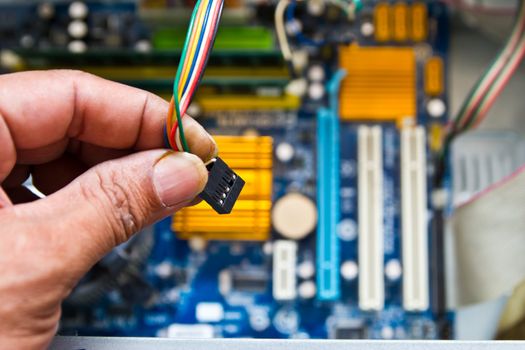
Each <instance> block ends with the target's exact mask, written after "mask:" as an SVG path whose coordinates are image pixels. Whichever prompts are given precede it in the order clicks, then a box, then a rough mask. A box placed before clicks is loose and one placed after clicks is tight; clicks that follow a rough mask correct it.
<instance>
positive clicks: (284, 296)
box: [272, 240, 297, 300]
mask: <svg viewBox="0 0 525 350" xmlns="http://www.w3.org/2000/svg"><path fill="white" fill-rule="evenodd" d="M296 261H297V243H296V242H294V241H285V240H278V241H275V242H274V244H273V278H272V282H273V297H274V299H275V300H292V299H295V297H296V295H297V289H296V273H295V270H296Z"/></svg>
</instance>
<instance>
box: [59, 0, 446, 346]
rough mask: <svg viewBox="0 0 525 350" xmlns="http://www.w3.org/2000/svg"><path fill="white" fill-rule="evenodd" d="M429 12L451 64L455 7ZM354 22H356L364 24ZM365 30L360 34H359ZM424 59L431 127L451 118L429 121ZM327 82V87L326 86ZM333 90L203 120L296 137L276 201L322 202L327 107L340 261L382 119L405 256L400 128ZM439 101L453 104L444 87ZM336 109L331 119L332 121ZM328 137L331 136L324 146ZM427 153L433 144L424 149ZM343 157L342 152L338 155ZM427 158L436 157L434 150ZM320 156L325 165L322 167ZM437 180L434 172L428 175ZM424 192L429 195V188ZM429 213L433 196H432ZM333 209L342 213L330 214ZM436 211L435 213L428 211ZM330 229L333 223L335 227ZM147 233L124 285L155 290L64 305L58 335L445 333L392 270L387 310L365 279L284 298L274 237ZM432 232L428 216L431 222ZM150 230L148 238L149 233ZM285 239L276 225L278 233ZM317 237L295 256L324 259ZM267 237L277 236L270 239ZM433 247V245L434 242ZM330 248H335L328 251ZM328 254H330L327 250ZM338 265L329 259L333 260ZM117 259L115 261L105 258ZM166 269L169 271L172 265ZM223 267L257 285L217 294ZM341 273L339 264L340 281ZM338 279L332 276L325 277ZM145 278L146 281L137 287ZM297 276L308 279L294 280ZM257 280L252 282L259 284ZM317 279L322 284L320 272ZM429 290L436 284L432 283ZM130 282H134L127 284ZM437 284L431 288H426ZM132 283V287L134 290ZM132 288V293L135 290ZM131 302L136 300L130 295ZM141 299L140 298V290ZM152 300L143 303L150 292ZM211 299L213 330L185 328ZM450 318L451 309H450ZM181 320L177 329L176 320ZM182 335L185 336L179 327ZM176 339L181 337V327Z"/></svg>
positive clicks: (387, 205)
mask: <svg viewBox="0 0 525 350" xmlns="http://www.w3.org/2000/svg"><path fill="white" fill-rule="evenodd" d="M374 6H375V2H368V3H365V10H364V11H365V12H366V10H367V9H368V10H370V11H371V9H373V7H374ZM428 10H429V18H431V19H432V21H434V23H435V24H436V25H437V27H438V30H437V31H434V32H433V33H434V34H435V35H434V36H433V37H431V38H429V40H428V42H427V43H426V44H428V45H429V47H430V49H431V50H432V53H433V55H435V56H439V57H441V58H442V59H443V60H444V61H445V64H446V58H447V56H446V55H447V43H448V15H447V12H446V8H445V7H444V5H441V4H439V3H438V2H428ZM355 25H356V28H357V27H358V26H359V25H360V22H359V21H358V22H357V23H356V24H355ZM356 32H357V30H356ZM358 40H359V42H360V43H361V44H362V45H364V46H366V45H376V44H375V43H374V42H373V41H371V40H370V39H369V38H365V37H358ZM324 69H325V71H326V74H327V76H328V77H329V79H328V81H331V79H332V78H334V77H336V76H337V74H339V73H338V72H339V70H338V67H337V62H335V61H327V62H326V63H325V66H324ZM423 69H424V68H423V66H422V63H421V62H419V63H418V66H417V71H418V72H417V74H416V76H417V77H418V80H417V91H418V94H417V111H418V112H417V118H416V120H417V124H418V125H422V126H424V127H425V128H426V127H428V126H429V125H430V123H431V122H432V123H441V124H444V123H445V122H446V119H447V117H446V114H445V115H443V116H442V117H441V118H435V117H431V116H429V115H428V114H427V110H426V108H425V106H426V103H427V99H428V97H427V96H426V95H425V94H424V93H423V81H422V76H423ZM328 84H329V83H327V91H330V87H329V86H328ZM330 97H332V98H335V99H337V97H338V95H337V90H335V91H334V92H332V93H329V94H328V95H327V98H326V99H324V100H322V101H310V100H308V99H307V98H305V99H304V101H303V103H302V107H301V108H300V109H299V110H297V111H272V112H233V111H231V112H227V111H225V112H221V113H216V114H213V115H207V116H206V117H205V118H203V119H201V121H202V123H203V124H204V125H205V126H206V127H207V129H208V130H209V131H210V132H211V133H214V134H222V135H224V134H228V135H238V134H241V133H242V132H244V131H245V130H246V129H255V130H257V132H258V134H259V135H267V136H271V137H272V138H273V142H274V145H277V144H279V143H281V142H287V143H289V144H291V145H292V146H293V148H294V150H295V159H296V160H295V161H294V162H293V163H291V164H283V163H280V162H279V161H278V160H274V168H273V198H272V201H273V202H275V201H277V200H278V199H279V198H281V197H282V196H284V195H285V194H287V193H290V192H294V191H299V192H301V193H302V194H304V195H306V196H308V197H310V198H312V199H316V198H317V200H318V201H319V200H320V199H319V196H320V195H325V194H326V193H325V190H324V188H321V193H320V192H319V191H320V183H319V179H318V173H319V171H318V169H319V168H318V166H319V159H320V158H319V154H318V151H319V147H320V144H321V141H320V136H321V137H324V136H322V134H320V133H323V132H324V131H322V130H324V129H320V127H321V121H320V120H321V119H319V118H323V117H322V116H321V114H320V113H321V112H319V110H320V108H322V109H323V110H324V111H325V113H326V115H325V117H326V118H327V119H326V123H327V128H328V129H327V130H330V131H329V132H330V134H329V136H330V137H328V136H326V135H325V136H326V137H327V140H328V143H330V142H334V143H333V145H332V146H333V147H334V148H332V151H334V150H336V151H337V152H336V153H333V152H331V153H330V156H332V157H331V158H330V157H329V159H327V160H323V162H325V161H326V162H327V163H326V164H332V165H333V164H336V165H335V169H336V171H337V174H336V176H335V177H334V176H330V175H327V176H328V178H329V179H330V180H333V179H334V178H337V181H338V183H337V184H336V185H335V186H337V188H336V191H334V188H333V187H332V188H330V186H332V185H333V184H332V185H330V184H327V186H328V187H327V191H331V192H330V196H332V197H334V196H335V198H336V201H337V203H338V207H339V209H338V211H337V213H335V214H336V215H335V216H336V219H330V218H327V220H328V221H330V220H336V221H337V222H336V224H337V227H336V229H338V228H340V227H341V226H344V227H345V231H344V232H343V233H341V232H339V234H338V235H337V236H334V237H335V238H333V239H335V242H332V244H336V246H337V252H336V254H337V257H336V259H335V260H334V261H335V264H336V265H337V266H338V265H339V264H340V263H341V262H343V261H353V262H357V261H358V239H357V226H358V198H357V194H358V193H357V188H358V146H357V145H358V128H359V127H360V126H361V125H379V126H380V127H381V130H382V136H381V140H382V142H381V143H382V150H381V153H382V159H383V165H382V166H383V168H382V173H383V179H384V180H383V193H384V202H383V211H384V222H383V224H384V242H383V243H384V262H385V265H386V264H388V263H389V262H391V261H394V262H398V263H399V262H401V261H402V251H401V238H400V237H401V236H400V230H401V214H400V207H401V203H400V200H401V199H400V198H401V189H400V186H401V185H400V181H401V179H400V171H401V168H400V164H401V160H400V142H401V141H400V132H399V128H398V126H396V125H395V123H393V122H380V123H367V122H366V121H365V122H363V123H355V122H344V121H339V118H338V116H337V108H335V107H334V106H332V105H331V104H332V102H333V101H331V100H330ZM441 98H442V99H443V101H444V102H445V103H447V100H446V93H444V94H443V95H442V96H441ZM331 117H336V118H337V121H335V119H330V118H331ZM324 143H325V142H324V141H323V144H324ZM427 152H428V150H427ZM334 154H335V158H334V157H333V155H334ZM427 156H428V158H429V159H430V158H431V157H432V155H431V154H430V152H429V153H428V154H427ZM323 164H324V163H323ZM426 176H427V178H428V183H429V184H430V183H431V179H432V169H431V166H429V169H428V170H427V174H426ZM427 191H428V197H429V198H430V194H431V191H432V188H431V186H429V188H428V189H427ZM427 209H428V211H429V213H432V208H431V206H430V203H427ZM327 213H328V214H327V215H331V214H334V213H333V212H330V210H328V211H327ZM431 218H432V214H431V215H430V219H431ZM332 229H333V228H332ZM152 230H153V232H150V231H148V232H144V233H141V236H143V237H142V238H140V237H141V236H139V238H138V239H144V240H147V241H148V242H149V243H148V244H144V246H148V245H151V246H150V247H149V248H148V249H146V252H145V254H146V256H147V258H146V259H145V262H144V263H142V264H140V265H138V266H139V267H138V270H137V271H135V272H134V273H135V276H134V277H129V276H128V278H129V279H130V280H131V282H129V283H127V284H126V283H124V285H126V286H129V290H128V292H129V293H135V294H137V293H138V294H140V293H141V292H144V293H145V294H147V296H146V297H144V298H143V300H142V301H141V302H130V297H129V296H128V295H127V293H126V292H124V291H123V289H122V288H120V289H119V288H108V289H107V290H106V291H105V292H106V295H105V296H104V297H102V298H101V299H99V300H98V301H97V302H96V304H94V305H93V304H89V305H79V304H78V303H76V304H75V303H66V304H65V305H64V315H63V319H62V330H61V332H62V334H72V333H73V334H79V335H118V336H173V334H181V333H182V334H187V333H184V332H189V333H190V334H192V335H194V336H197V337H201V336H202V337H207V336H214V337H239V338H246V337H248V338H251V337H253V338H371V339H439V338H442V337H443V334H442V333H441V326H440V322H442V320H441V321H440V320H438V319H437V315H436V314H435V312H434V311H433V310H431V308H428V309H427V310H424V311H418V312H409V311H406V310H405V309H404V308H403V304H402V278H397V279H394V280H390V279H386V278H385V287H384V308H383V309H382V310H379V311H363V310H362V309H361V308H360V307H359V305H358V299H359V292H358V284H359V278H356V279H353V280H343V279H338V281H337V284H336V285H334V286H333V288H335V289H336V290H337V294H334V296H333V297H328V299H330V300H323V298H311V299H301V298H297V299H295V300H291V301H276V300H275V299H274V297H273V295H272V254H271V249H269V243H268V242H231V241H227V242H221V241H210V242H208V244H207V247H206V249H205V250H202V251H196V250H193V249H191V248H190V246H189V243H188V241H186V240H180V239H178V238H177V236H176V234H174V232H173V231H172V229H171V218H170V219H166V220H164V221H162V222H160V223H158V224H157V225H155V227H154V228H153V229H152ZM429 231H430V223H429ZM145 236H148V237H149V238H144V237H145ZM271 237H272V240H275V239H278V238H279V234H278V233H277V232H272V233H271ZM319 237H320V236H319V233H318V234H317V235H316V233H315V232H314V233H312V234H310V235H309V236H307V237H306V238H305V239H302V240H300V241H298V250H297V264H301V263H302V262H305V261H313V262H314V263H315V261H316V259H319V255H320V252H319V250H318V244H319ZM270 242H271V241H270ZM430 248H431V247H430ZM327 254H330V253H327ZM329 259H330V257H329ZM334 261H333V262H334ZM108 266H109V265H108ZM165 271H168V273H166V272H165ZM222 271H235V272H236V273H239V274H241V275H244V276H256V277H257V276H258V278H255V279H256V281H255V282H254V283H255V284H256V285H249V286H243V287H239V288H238V289H236V288H233V290H232V291H231V292H229V293H227V294H226V295H225V294H224V293H222V292H221V290H220V281H219V279H220V275H221V272H222ZM338 274H339V272H338V271H336V273H335V275H336V277H335V278H338ZM330 278H332V279H333V276H332V277H329V279H330ZM138 280H140V281H141V282H140V283H138V284H137V283H135V282H136V281H138ZM298 281H299V282H301V279H300V278H299V279H298ZM252 282H253V281H252ZM317 282H319V280H317ZM431 287H432V286H431ZM124 289H126V288H124ZM430 289H431V290H433V289H432V288H430ZM134 290H135V291H134ZM129 293H128V294H129ZM131 299H133V298H131ZM139 299H140V298H139ZM146 299H147V300H146ZM203 303H206V304H208V305H209V304H212V305H214V306H213V307H215V308H216V306H217V305H219V306H220V310H221V316H220V317H219V318H217V319H216V320H211V321H208V322H206V328H205V329H204V330H203V329H201V328H195V329H194V330H188V329H185V328H184V326H183V325H197V324H199V323H202V322H200V320H199V319H198V317H197V311H196V310H197V309H198V308H199V305H202V304H203ZM446 319H447V320H448V322H450V323H451V322H453V314H447V315H446ZM173 327H175V328H173ZM177 332H179V333H177ZM175 336H177V335H175Z"/></svg>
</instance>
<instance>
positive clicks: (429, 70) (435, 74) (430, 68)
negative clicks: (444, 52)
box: [425, 57, 445, 96]
mask: <svg viewBox="0 0 525 350" xmlns="http://www.w3.org/2000/svg"><path fill="white" fill-rule="evenodd" d="M444 80H445V77H444V67H443V60H442V59H441V58H440V57H432V58H430V59H429V60H428V61H427V62H426V63H425V93H426V94H427V95H430V96H438V95H441V94H442V93H443V91H444V89H445V82H444Z"/></svg>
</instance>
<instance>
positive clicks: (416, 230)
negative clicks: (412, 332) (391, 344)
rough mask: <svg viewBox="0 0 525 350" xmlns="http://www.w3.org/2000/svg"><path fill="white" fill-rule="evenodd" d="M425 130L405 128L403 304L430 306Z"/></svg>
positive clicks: (419, 308) (417, 307)
mask: <svg viewBox="0 0 525 350" xmlns="http://www.w3.org/2000/svg"><path fill="white" fill-rule="evenodd" d="M426 179H427V178H426V152H425V130H424V129H423V127H416V128H404V129H403V130H402V131H401V241H402V251H403V308H404V309H405V310H407V311H422V310H426V309H428V307H429V280H428V278H429V277H428V220H427V181H426Z"/></svg>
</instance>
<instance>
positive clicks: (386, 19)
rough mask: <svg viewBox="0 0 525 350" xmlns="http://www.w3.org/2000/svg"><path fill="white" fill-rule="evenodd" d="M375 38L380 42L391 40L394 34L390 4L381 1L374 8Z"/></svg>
mask: <svg viewBox="0 0 525 350" xmlns="http://www.w3.org/2000/svg"><path fill="white" fill-rule="evenodd" d="M374 27H375V32H374V33H375V39H376V41H378V42H385V41H389V40H390V37H391V34H392V21H391V17H390V5H389V4H387V3H384V2H383V3H380V4H378V5H377V6H376V7H375V8H374Z"/></svg>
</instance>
